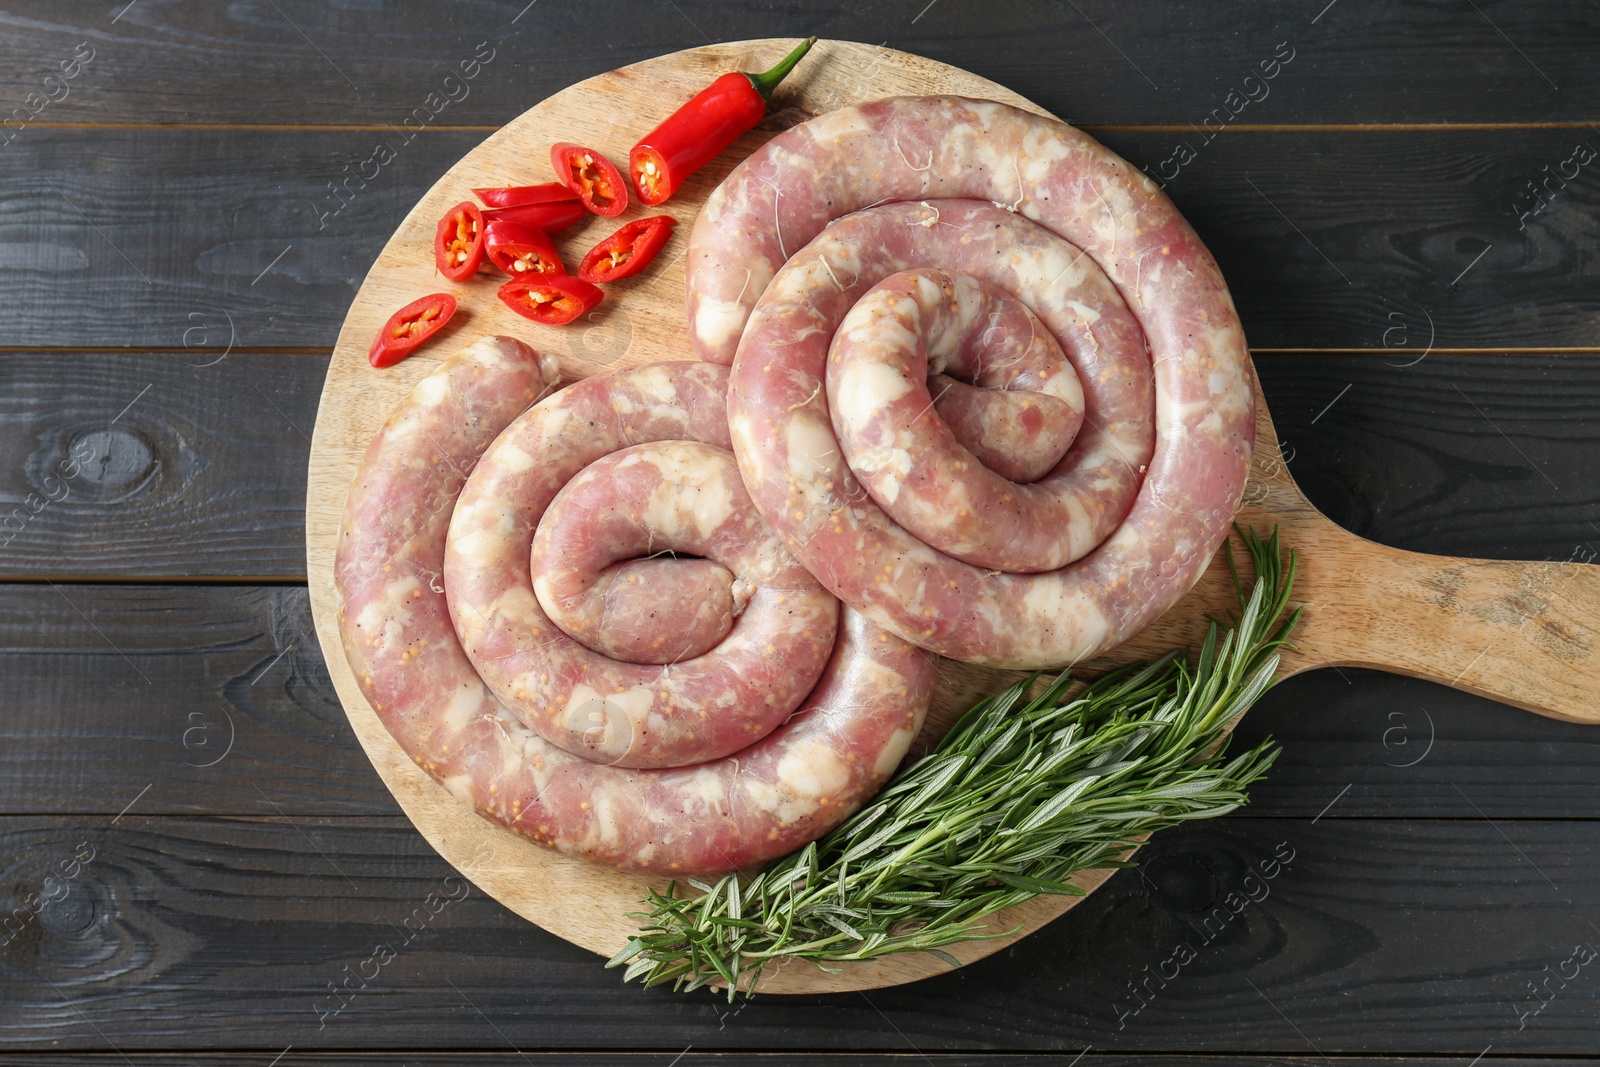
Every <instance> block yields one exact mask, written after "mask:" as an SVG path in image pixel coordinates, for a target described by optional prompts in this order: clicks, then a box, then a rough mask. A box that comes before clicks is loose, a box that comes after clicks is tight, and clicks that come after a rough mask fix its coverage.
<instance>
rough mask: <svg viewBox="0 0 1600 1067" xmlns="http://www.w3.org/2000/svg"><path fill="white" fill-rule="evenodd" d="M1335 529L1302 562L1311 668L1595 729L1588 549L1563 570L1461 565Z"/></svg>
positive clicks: (1595, 635) (1596, 592) (1596, 680)
mask: <svg viewBox="0 0 1600 1067" xmlns="http://www.w3.org/2000/svg"><path fill="white" fill-rule="evenodd" d="M1323 521H1324V522H1326V520H1325V519H1324V520H1323ZM1328 526H1330V527H1332V524H1331V523H1329V524H1328ZM1333 529H1334V530H1338V535H1336V536H1330V535H1329V534H1330V531H1328V530H1327V529H1324V530H1321V531H1318V532H1319V533H1321V534H1322V535H1323V536H1320V537H1318V538H1317V539H1316V540H1317V547H1316V549H1315V551H1308V552H1304V553H1302V555H1301V565H1302V568H1303V574H1304V577H1305V581H1304V582H1303V583H1301V584H1300V589H1301V590H1303V591H1304V594H1305V597H1306V602H1307V604H1308V607H1307V610H1306V616H1305V620H1306V622H1305V630H1304V631H1303V638H1304V644H1305V647H1306V649H1307V651H1308V653H1310V654H1309V656H1308V660H1310V662H1307V663H1306V664H1305V665H1306V666H1355V667H1375V668H1378V669H1380V670H1386V671H1392V672H1396V673H1399V674H1408V675H1411V676H1413V677H1417V678H1426V679H1427V680H1429V681H1433V682H1441V683H1443V684H1445V685H1449V686H1454V687H1455V688H1457V689H1462V690H1465V691H1467V692H1469V693H1476V694H1478V695H1480V696H1486V697H1490V698H1492V699H1494V700H1498V701H1501V702H1503V703H1506V704H1511V705H1514V706H1516V707H1519V708H1525V709H1527V710H1528V711H1532V712H1536V713H1538V714H1540V715H1547V716H1549V717H1550V718H1553V719H1564V720H1567V721H1569V722H1583V723H1597V724H1600V566H1597V565H1596V564H1593V563H1590V562H1589V561H1590V560H1592V559H1594V558H1595V556H1596V554H1595V553H1594V552H1593V550H1592V549H1590V548H1589V547H1588V546H1586V545H1583V546H1579V547H1578V548H1577V549H1576V550H1575V551H1574V553H1573V555H1572V556H1571V557H1570V558H1568V559H1567V560H1564V561H1560V562H1544V563H1523V562H1513V561H1504V560H1476V559H1460V558H1457V557H1454V556H1430V555H1425V554H1423V553H1420V552H1405V551H1402V550H1400V549H1396V548H1389V547H1387V546H1384V545H1379V544H1376V543H1374V542H1372V541H1368V540H1366V539H1364V538H1361V537H1357V536H1356V535H1354V534H1351V533H1349V532H1348V531H1344V530H1341V529H1339V528H1338V527H1333ZM1297 599H1298V598H1297ZM1313 650H1314V651H1313Z"/></svg>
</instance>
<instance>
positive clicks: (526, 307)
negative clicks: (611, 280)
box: [500, 274, 605, 326]
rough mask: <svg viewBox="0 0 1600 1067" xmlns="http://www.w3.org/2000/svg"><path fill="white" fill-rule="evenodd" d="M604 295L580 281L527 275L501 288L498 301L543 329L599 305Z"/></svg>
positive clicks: (569, 278)
mask: <svg viewBox="0 0 1600 1067" xmlns="http://www.w3.org/2000/svg"><path fill="white" fill-rule="evenodd" d="M604 296H605V294H604V293H602V292H601V291H600V290H599V289H596V288H595V287H594V286H592V285H590V284H589V283H588V282H586V281H584V280H583V279H582V278H572V277H569V276H567V275H564V274H562V275H556V276H554V277H552V276H550V275H529V274H524V275H522V276H520V277H517V278H513V279H511V280H510V281H509V282H506V283H505V284H504V285H502V286H501V287H500V299H501V300H502V301H504V302H505V305H506V307H508V308H510V309H511V310H512V311H515V312H516V313H517V314H518V315H521V316H522V317H523V318H526V319H532V320H533V321H534V322H542V323H544V324H545V325H546V326H564V325H566V324H567V323H569V322H571V321H572V320H573V319H575V318H577V317H578V316H579V315H582V314H583V313H584V312H585V311H588V310H589V309H590V308H592V307H594V306H595V305H596V304H598V303H600V300H601V298H602V297H604Z"/></svg>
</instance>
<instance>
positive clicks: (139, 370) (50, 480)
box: [0, 350, 327, 579]
mask: <svg viewBox="0 0 1600 1067" xmlns="http://www.w3.org/2000/svg"><path fill="white" fill-rule="evenodd" d="M326 368H327V358H326V357H325V356H321V355H275V356H270V357H267V356H247V355H241V354H232V355H226V356H223V355H222V354H221V353H219V352H218V351H215V350H205V351H193V352H176V353H160V354H142V353H141V354H127V355H113V354H107V353H86V354H85V353H39V352H22V353H15V352H13V353H3V352H0V427H3V432H0V576H3V577H6V578H16V577H29V578H39V577H49V578H60V577H62V576H72V577H78V578H82V577H105V576H111V577H123V578H126V577H131V576H138V577H141V578H152V577H157V576H160V577H164V578H165V577H180V576H181V577H189V576H203V575H218V574H223V575H240V576H254V577H256V578H258V579H260V578H278V577H295V578H297V577H300V576H302V575H304V573H305V550H304V548H303V547H302V545H301V535H300V531H301V529H302V527H303V525H304V522H305V518H304V516H305V482H306V456H307V453H308V450H309V448H310V433H311V429H312V426H313V425H314V423H315V421H316V411H317V397H318V395H319V394H320V392H321V382H322V376H323V374H324V372H325V371H326Z"/></svg>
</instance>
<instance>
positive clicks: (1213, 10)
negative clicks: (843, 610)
mask: <svg viewBox="0 0 1600 1067" xmlns="http://www.w3.org/2000/svg"><path fill="white" fill-rule="evenodd" d="M277 6H278V8H279V9H280V11H274V10H273V9H272V8H271V7H270V6H268V7H265V8H263V9H257V8H255V7H244V8H240V7H232V6H227V5H223V6H212V5H207V6H206V7H204V8H203V9H196V10H195V11H192V12H190V11H185V12H184V13H183V14H182V15H181V16H180V15H179V14H178V13H177V12H176V11H173V10H171V9H168V8H165V7H163V6H162V5H158V4H157V5H152V4H142V5H138V6H131V5H129V6H127V10H125V11H124V5H117V6H111V7H107V8H105V9H103V10H102V9H95V10H94V11H93V12H92V13H91V12H87V11H85V12H75V11H70V9H68V10H67V11H64V10H63V9H62V8H61V7H60V5H56V4H51V3H49V2H48V0H31V2H28V3H23V4H13V5H10V7H9V10H8V12H7V14H6V16H5V17H4V18H0V40H3V41H4V47H3V50H0V57H3V58H4V60H5V62H4V63H3V64H0V71H4V74H3V75H0V99H5V100H12V101H15V102H16V103H18V104H20V103H22V102H23V100H24V99H25V98H26V96H27V94H28V93H29V92H35V91H40V92H43V91H47V90H46V87H45V86H44V83H43V79H44V77H45V76H46V75H47V74H52V73H55V74H59V73H60V68H59V66H58V64H59V62H60V61H61V60H62V59H65V58H67V57H68V56H70V55H71V54H72V51H73V48H74V47H75V46H76V45H77V44H79V43H80V42H85V41H87V42H89V43H90V44H91V45H92V46H93V47H94V49H95V54H94V58H93V59H92V60H91V61H90V62H89V64H88V65H87V66H86V67H85V68H84V69H83V71H82V73H81V74H79V75H78V77H77V78H75V79H72V80H71V81H69V82H67V83H66V88H67V95H66V96H65V97H64V98H61V89H60V88H58V87H56V86H54V85H52V86H50V87H49V89H48V91H50V92H51V93H52V95H54V96H56V97H58V98H59V99H58V102H55V103H51V104H49V105H47V107H46V108H45V110H43V111H42V112H41V113H40V115H39V116H38V121H41V122H44V121H55V122H64V121H80V122H81V121H91V122H136V123H151V122H169V123H206V122H209V123H221V122H233V123H247V124H256V123H363V124H384V123H391V122H393V123H398V122H400V121H402V120H403V118H404V117H405V116H407V115H408V114H410V113H411V111H412V109H414V108H417V107H423V106H425V100H426V98H427V95H428V94H429V93H430V92H437V93H440V94H441V98H444V94H446V93H448V94H450V95H451V96H453V97H455V99H454V100H453V101H451V102H450V103H448V104H446V105H445V106H443V107H439V109H438V114H437V117H436V118H434V121H435V122H439V123H452V124H456V125H460V124H489V125H499V124H501V123H503V122H505V121H507V120H508V119H510V118H512V117H513V116H515V115H516V114H518V113H520V112H521V111H522V110H524V109H525V108H527V107H529V106H530V105H532V104H533V103H535V102H537V101H538V100H540V99H541V98H543V97H545V96H548V95H549V94H551V93H553V92H555V91H557V90H558V89H561V88H563V87H565V86H566V85H568V84H570V83H572V82H575V81H579V80H581V79H583V78H586V77H589V76H590V75H593V74H598V73H600V72H601V71H604V70H609V69H611V68H612V67H616V66H619V65H622V64H624V63H630V62H634V61H637V60H640V59H645V58H647V57H649V56H652V55H657V54H659V53H662V52H669V51H674V50H676V49H680V48H688V47H692V46H694V45H698V44H701V43H703V42H704V41H706V40H708V39H710V38H711V37H714V38H715V39H716V40H724V41H725V40H739V39H749V38H760V37H786V36H791V37H796V38H798V37H803V36H805V35H807V34H812V33H815V34H820V35H822V36H824V37H831V38H836V39H843V40H856V41H866V42H870V43H873V44H876V43H878V42H880V41H885V42H887V43H888V44H890V45H891V46H892V47H895V48H899V49H904V50H907V51H911V52H916V53H920V54H922V55H927V56H929V57H931V58H934V59H939V60H943V61H945V62H948V63H953V64H956V65H959V66H963V67H966V68H967V69H969V70H973V71H975V72H976V73H979V74H983V75H985V76H986V77H989V78H992V79H994V80H996V81H998V82H1000V83H1002V84H1004V85H1006V86H1008V87H1009V88H1012V89H1014V90H1016V91H1018V92H1020V93H1022V94H1023V95H1025V96H1029V97H1031V98H1032V99H1034V100H1037V101H1038V102H1039V103H1040V104H1042V105H1044V106H1045V107H1046V108H1049V109H1050V110H1052V111H1055V112H1056V113H1058V114H1061V115H1064V116H1066V117H1068V118H1070V119H1072V120H1074V121H1077V122H1084V123H1102V124H1103V123H1121V124H1127V123H1167V124H1179V125H1182V124H1185V123H1189V122H1194V123H1199V122H1200V121H1201V120H1202V119H1203V118H1204V117H1205V114H1206V109H1207V108H1209V107H1216V108H1222V107H1224V100H1225V99H1226V97H1227V94H1228V92H1229V91H1230V90H1237V91H1239V92H1240V93H1241V95H1242V94H1243V93H1244V92H1247V91H1248V92H1254V93H1255V94H1256V95H1258V96H1260V95H1261V89H1260V88H1259V82H1257V83H1251V84H1249V85H1246V84H1244V82H1243V79H1244V78H1245V77H1246V76H1247V75H1250V74H1252V73H1259V64H1260V63H1261V62H1263V61H1268V60H1270V59H1271V58H1272V56H1273V53H1274V51H1275V49H1276V46H1277V44H1278V43H1279V42H1281V41H1288V42H1290V45H1291V47H1292V48H1293V49H1294V54H1295V58H1294V59H1293V61H1292V62H1291V63H1290V65H1289V66H1288V67H1287V68H1286V69H1285V70H1284V71H1283V73H1282V74H1281V75H1279V77H1278V78H1277V79H1275V80H1274V81H1272V82H1270V83H1268V88H1269V90H1270V92H1269V93H1268V94H1267V95H1266V96H1265V97H1263V98H1262V99H1261V101H1260V103H1259V104H1252V105H1249V106H1247V107H1246V108H1245V110H1244V111H1243V112H1242V113H1241V115H1240V119H1239V121H1245V122H1283V123H1312V122H1342V123H1372V122H1518V121H1520V122H1540V121H1552V120H1567V121H1592V120H1593V119H1594V117H1595V116H1594V115H1593V113H1592V110H1588V109H1587V106H1588V102H1589V101H1592V100H1593V99H1594V98H1595V92H1596V90H1597V89H1600V74H1597V72H1596V70H1595V65H1594V63H1593V62H1592V54H1591V52H1590V50H1589V49H1588V48H1587V44H1588V42H1592V41H1593V40H1594V38H1595V35H1596V32H1597V30H1600V18H1597V16H1596V14H1595V12H1594V11H1593V10H1591V9H1587V8H1582V7H1579V6H1577V5H1571V4H1560V3H1557V2H1555V0H1544V2H1541V3H1533V4H1514V3H1511V2H1510V0H1498V2H1485V3H1482V4H1480V5H1479V8H1480V9H1481V11H1479V12H1475V11H1473V10H1472V8H1471V7H1466V8H1448V7H1447V8H1440V7H1438V6H1437V5H1433V4H1429V3H1427V2H1426V0H1409V2H1404V3H1393V4H1388V5H1385V6H1384V8H1383V9H1382V10H1381V11H1372V10H1352V9H1348V8H1341V7H1335V8H1333V9H1332V10H1328V11H1322V10H1321V9H1322V5H1320V4H1312V5H1307V10H1300V9H1298V8H1295V9H1292V10H1282V9H1278V8H1275V7H1262V6H1260V5H1254V4H1249V3H1245V2H1242V0H1233V2H1229V3H1221V4H1206V3H1200V2H1187V3H1182V4H1170V5H1169V4H1162V5H1159V6H1157V5H1148V4H1110V3H1105V2H1103V0H1102V2H1098V3H1090V4H1081V5H1079V10H1077V11H1074V10H1072V9H1071V8H1070V7H1064V6H1060V5H1048V4H1041V3H1037V2H1028V0H999V2H996V3H991V4H988V5H986V6H985V7H984V10H983V17H982V19H981V21H979V22H977V24H975V20H974V19H973V18H972V17H971V15H970V13H969V12H966V11H964V10H963V9H961V8H959V7H952V6H948V5H935V6H931V7H928V8H927V9H926V10H924V6H925V5H919V4H912V5H900V4H863V5H852V6H850V7H848V8H846V7H823V6H819V5H816V4H807V5H789V6H788V7H787V9H784V10H774V9H773V8H771V7H770V6H767V5H764V4H755V3H737V4H718V5H712V4H709V3H707V2H705V0H698V2H685V3H680V4H678V5H677V10H674V9H673V7H672V6H671V5H644V6H638V5H630V4H624V3H621V2H620V0H607V2H601V3H596V4H591V5H588V6H586V7H585V9H584V13H583V16H582V17H581V18H580V17H573V16H569V15H564V14H561V13H559V12H558V13H555V14H552V13H550V12H548V11H537V10H535V11H530V12H525V13H524V6H525V3H524V0H502V2H499V3H478V4H473V5H470V6H467V7H462V6H460V5H453V4H446V3H443V2H437V0H435V2H431V3H414V4H408V5H407V6H406V8H405V13H404V15H403V16H399V17H397V16H396V15H395V14H393V13H392V12H390V11H388V10H386V9H382V8H377V7H374V8H371V9H363V8H360V7H353V6H342V5H341V6H328V5H320V4H316V3H312V2H309V0H294V2H289V0H284V2H282V3H279V4H278V5H277ZM69 12H70V13H69ZM119 13H120V14H119ZM113 19H115V21H114V22H113ZM619 26H626V27H627V30H626V33H610V32H600V33H597V32H596V27H619ZM419 27H426V32H421V33H419V32H417V31H418V28H419ZM708 35H709V36H708ZM484 42H487V43H488V44H489V47H490V48H492V49H494V52H493V57H494V58H493V59H492V60H491V61H490V62H489V64H488V65H487V66H484V67H481V69H480V71H479V73H478V74H477V76H476V77H474V78H473V79H471V80H468V81H464V82H457V83H452V84H450V85H446V84H445V82H444V78H445V76H446V75H447V74H449V73H451V72H452V71H455V72H457V73H458V74H459V73H460V71H459V64H460V63H461V62H462V61H464V60H471V59H472V58H473V57H474V55H475V53H477V52H478V46H479V45H480V43H484ZM485 54H488V53H485ZM1062 56H1070V57H1072V61H1071V64H1070V66H1067V67H1063V65H1062V63H1061V57H1062ZM468 69H469V70H470V69H472V68H470V67H469V68H468ZM1269 69H1270V68H1269ZM268 71H270V72H272V74H273V75H274V76H273V77H264V76H263V73H264V72H268ZM1547 79H1548V80H1547ZM1554 86H1559V91H1557V90H1556V89H1555V88H1554ZM199 87H204V91H197V89H198V88H199ZM7 106H8V107H10V106H11V105H10V104H8V105H7ZM435 106H437V105H435ZM1235 106H1237V105H1235ZM640 132H641V133H642V132H643V130H641V131H640Z"/></svg>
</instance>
